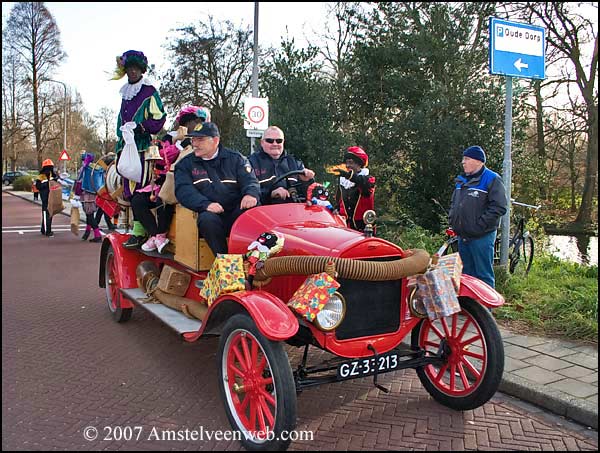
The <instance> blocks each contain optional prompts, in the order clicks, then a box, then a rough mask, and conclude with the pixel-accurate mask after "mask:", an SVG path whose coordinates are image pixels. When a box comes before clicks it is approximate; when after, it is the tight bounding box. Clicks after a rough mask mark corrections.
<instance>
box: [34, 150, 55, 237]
mask: <svg viewBox="0 0 600 453" xmlns="http://www.w3.org/2000/svg"><path fill="white" fill-rule="evenodd" d="M58 179H59V178H58V175H57V174H56V173H55V172H54V162H52V160H51V159H45V160H44V162H42V169H41V170H40V175H39V176H38V178H37V179H36V181H35V186H36V188H37V190H38V191H39V192H40V197H41V199H42V225H41V227H40V232H41V233H42V234H43V235H45V236H48V237H52V236H54V233H53V232H52V216H51V215H50V213H49V212H48V200H49V198H50V181H57V180H58Z"/></svg>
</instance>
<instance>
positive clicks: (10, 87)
mask: <svg viewBox="0 0 600 453" xmlns="http://www.w3.org/2000/svg"><path fill="white" fill-rule="evenodd" d="M2 50H3V52H2V156H3V158H4V162H5V165H4V166H5V167H6V168H8V166H9V165H8V162H10V168H12V170H16V167H17V159H18V155H19V150H21V149H22V148H23V145H24V142H25V140H26V139H27V138H28V131H27V129H26V128H25V127H24V124H23V121H24V117H25V109H24V100H25V92H24V90H23V85H22V84H21V82H20V81H21V79H22V71H21V68H20V66H19V65H18V64H17V61H16V58H15V55H14V54H13V53H12V52H11V49H10V48H9V47H5V40H3V42H2Z"/></svg>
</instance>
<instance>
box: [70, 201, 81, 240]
mask: <svg viewBox="0 0 600 453" xmlns="http://www.w3.org/2000/svg"><path fill="white" fill-rule="evenodd" d="M71 233H73V234H74V235H75V236H77V235H79V208H71Z"/></svg>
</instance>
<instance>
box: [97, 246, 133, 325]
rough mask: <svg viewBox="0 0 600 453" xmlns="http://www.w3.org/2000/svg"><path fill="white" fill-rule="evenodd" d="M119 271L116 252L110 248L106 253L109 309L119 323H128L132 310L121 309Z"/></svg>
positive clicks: (106, 285) (105, 274)
mask: <svg viewBox="0 0 600 453" xmlns="http://www.w3.org/2000/svg"><path fill="white" fill-rule="evenodd" d="M118 276H119V269H118V267H117V262H116V260H115V252H114V250H113V248H112V246H110V247H109V248H108V251H107V253H106V267H105V273H104V278H105V285H104V286H105V288H106V302H107V303H108V309H109V310H110V312H111V313H112V315H113V318H114V319H115V321H117V322H126V321H129V319H130V318H131V313H132V310H133V309H132V308H122V307H121V291H119V279H118Z"/></svg>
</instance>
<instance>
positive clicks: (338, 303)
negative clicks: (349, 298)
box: [314, 292, 346, 331]
mask: <svg viewBox="0 0 600 453" xmlns="http://www.w3.org/2000/svg"><path fill="white" fill-rule="evenodd" d="M345 314H346V301H345V299H344V296H342V295H341V294H340V293H338V292H335V293H333V295H332V296H331V297H330V298H329V300H328V301H327V303H326V304H325V306H324V307H323V309H322V310H321V311H320V312H319V313H318V314H317V317H316V318H315V320H314V324H315V326H316V327H317V328H318V329H320V330H324V331H328V330H333V329H335V328H336V327H338V326H339V325H340V324H341V323H342V321H343V320H344V315H345Z"/></svg>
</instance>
